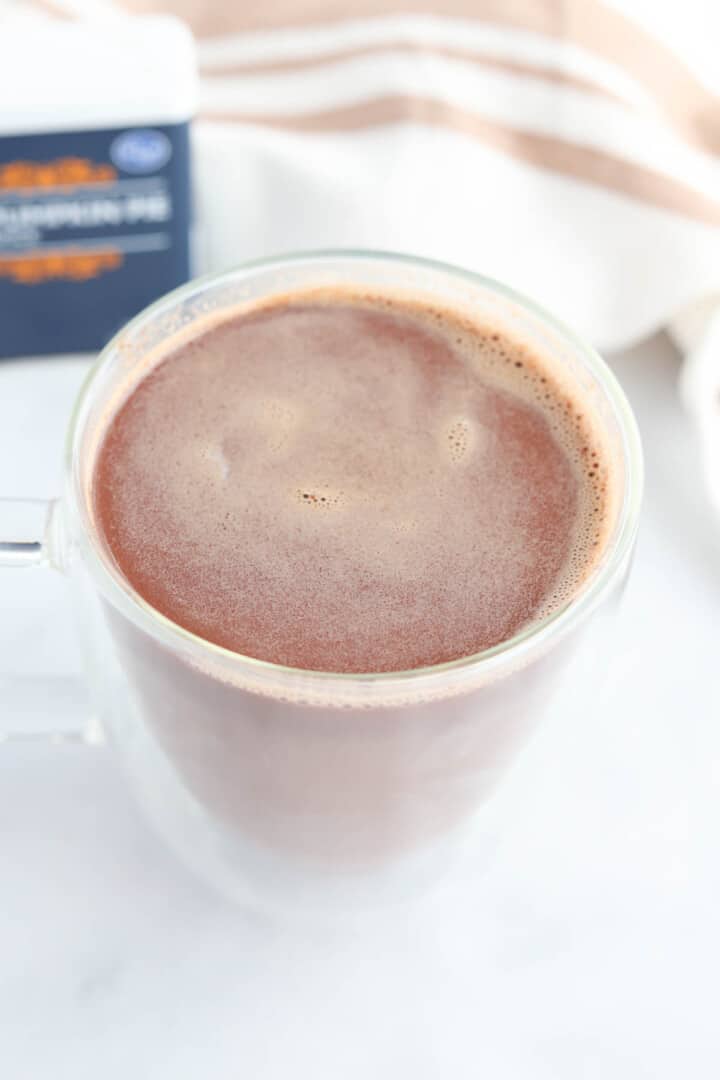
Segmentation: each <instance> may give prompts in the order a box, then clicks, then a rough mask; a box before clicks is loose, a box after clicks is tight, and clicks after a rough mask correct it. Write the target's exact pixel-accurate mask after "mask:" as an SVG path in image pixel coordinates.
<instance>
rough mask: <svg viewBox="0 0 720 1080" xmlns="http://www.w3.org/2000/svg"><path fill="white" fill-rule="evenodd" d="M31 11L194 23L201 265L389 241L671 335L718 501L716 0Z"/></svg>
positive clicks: (614, 334) (319, 1) (568, 313)
mask: <svg viewBox="0 0 720 1080" xmlns="http://www.w3.org/2000/svg"><path fill="white" fill-rule="evenodd" d="M42 7H43V9H44V10H45V11H46V12H50V11H52V12H54V13H55V14H58V13H60V14H63V15H68V14H69V15H72V16H74V17H82V18H105V19H112V18H118V17H128V15H127V11H128V10H133V11H135V12H143V11H158V10H163V11H165V12H173V13H176V14H178V15H180V16H181V17H183V18H185V19H186V20H187V22H188V23H189V24H190V26H191V28H192V29H193V30H194V32H195V34H196V37H197V42H198V60H199V65H200V71H201V101H200V110H199V118H198V121H197V123H196V127H195V133H194V149H195V171H196V181H197V204H198V216H199V226H200V237H201V246H200V258H199V269H202V270H205V269H218V268H222V267H226V266H230V265H232V264H236V263H238V262H241V261H244V260H246V259H253V258H256V257H259V256H263V255H268V254H272V253H278V252H284V251H289V250H292V249H299V248H319V247H336V246H346V247H379V248H389V249H399V250H404V251H409V252H413V253H418V254H422V255H426V256H433V257H436V258H440V259H446V260H448V261H451V262H454V263H459V264H461V265H464V266H467V267H470V268H472V269H476V270H479V271H482V272H483V273H486V274H489V275H491V276H494V277H497V278H500V279H501V280H504V281H506V282H508V283H510V284H512V285H513V286H515V287H516V288H518V289H520V290H521V291H524V292H527V293H529V294H530V295H532V296H534V297H535V298H537V299H538V300H539V301H540V302H542V303H543V304H545V305H546V306H547V307H548V308H550V309H551V310H553V311H555V312H556V313H557V314H558V315H560V316H561V317H562V318H564V319H565V320H566V321H567V322H568V323H570V324H571V325H573V326H574V327H575V328H577V330H578V331H579V332H580V333H582V334H583V335H585V336H586V337H588V338H590V339H591V340H592V341H593V342H594V343H595V344H596V345H597V346H599V347H600V348H601V349H616V348H621V347H623V346H626V345H628V344H630V343H632V342H633V341H635V340H637V339H639V338H642V337H644V336H646V335H648V334H649V333H651V332H653V331H655V330H657V329H659V328H667V329H670V330H671V332H674V335H675V337H676V340H677V341H678V343H679V344H680V346H681V348H682V349H683V351H684V352H685V353H686V355H687V362H686V364H685V366H684V374H683V392H684V399H685V401H686V403H687V405H688V408H689V409H690V410H691V411H692V412H693V414H694V415H695V417H696V419H697V422H698V430H699V431H700V433H701V436H702V444H703V449H704V453H705V457H706V471H707V474H708V477H709V478H710V479H711V480H712V478H713V477H716V479H715V480H714V482H712V483H711V486H710V490H711V493H712V495H713V498H714V500H715V502H716V505H717V507H718V510H720V479H718V477H720V405H719V404H718V403H719V402H720V316H717V317H716V314H715V313H716V312H717V311H720V160H719V155H720V97H719V96H718V93H719V92H720V68H719V67H718V64H717V41H718V39H719V38H720V5H718V4H714V3H709V2H708V0H684V2H683V4H681V5H677V4H675V5H669V4H658V3H656V2H655V0H516V2H514V3H507V0H265V2H264V3H263V4H261V5H249V4H244V3H243V4H241V3H230V2H229V0H124V2H121V0H117V2H112V0H45V2H44V4H43V5H42ZM38 10H39V8H38ZM46 17H47V16H46Z"/></svg>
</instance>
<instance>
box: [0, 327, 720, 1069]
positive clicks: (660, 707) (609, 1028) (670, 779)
mask: <svg viewBox="0 0 720 1080" xmlns="http://www.w3.org/2000/svg"><path fill="white" fill-rule="evenodd" d="M614 366H615V369H616V371H617V372H618V374H619V376H620V378H621V381H622V382H623V384H624V386H625V388H626V390H627V392H628V394H629V396H630V398H631V401H632V403H633V405H634V407H635V409H636V411H637V415H638V418H639V421H640V427H641V431H642V435H643V437H644V441H645V448H646V453H647V468H648V479H647V495H646V501H645V510H644V523H643V528H642V533H641V538H640V543H639V548H638V553H637V558H636V562H635V568H634V572H633V577H632V579H631V583H630V586H629V588H628V592H627V596H626V600H625V604H624V610H623V612H622V615H621V618H620V619H619V620H618V626H617V655H616V657H615V659H614V664H613V667H612V669H611V672H610V675H609V678H608V680H607V685H606V687H605V689H604V691H603V696H602V699H601V700H600V701H599V702H596V703H595V705H594V707H593V709H592V710H588V715H587V718H586V721H585V722H578V721H577V720H575V722H574V723H572V724H571V723H570V722H569V718H568V717H565V716H557V717H556V718H555V719H553V720H552V721H551V722H550V723H549V724H547V725H546V726H545V728H543V729H542V731H541V732H540V733H539V734H538V736H537V737H536V739H535V741H534V742H533V743H532V744H531V746H530V748H529V750H528V751H527V752H526V753H525V755H524V756H523V758H522V759H521V761H520V762H519V764H518V765H517V766H516V768H515V769H514V771H513V772H512V773H511V775H510V776H509V778H508V779H507V780H506V782H505V786H504V788H503V790H502V793H501V796H500V797H501V798H502V799H503V800H505V805H506V806H507V807H508V808H509V813H508V819H509V824H508V827H507V832H506V834H505V837H504V841H503V844H502V846H501V849H500V852H499V855H498V856H497V859H496V861H495V862H494V863H493V864H492V866H491V867H490V868H489V869H488V871H487V873H486V874H485V876H484V877H483V878H482V879H481V880H478V881H477V882H476V883H475V884H474V885H473V886H472V887H471V886H470V885H469V884H468V885H467V887H466V888H465V889H464V891H463V893H462V894H461V895H456V894H454V893H449V894H448V895H447V896H445V897H443V898H440V899H436V900H434V901H433V902H428V903H425V904H422V905H420V906H419V907H418V908H417V909H415V910H413V911H408V912H406V913H405V914H404V915H402V916H395V917H393V918H392V919H391V918H390V916H388V917H387V918H386V919H380V920H378V921H376V922H374V923H373V924H369V925H364V926H354V927H350V926H347V927H345V928H343V929H338V928H336V929H335V930H329V929H328V930H325V931H320V930H319V929H316V930H314V931H311V930H307V929H305V930H301V929H300V928H298V927H295V928H292V927H288V926H284V927H283V926H278V925H274V924H272V923H269V922H264V921H262V920H260V919H258V918H251V917H249V916H246V915H245V914H244V913H243V912H241V911H239V910H236V909H233V908H232V907H230V906H229V905H227V904H226V903H225V902H224V901H223V900H221V899H219V898H217V897H216V896H214V895H212V894H210V893H209V892H208V891H207V890H206V889H205V888H204V887H203V885H202V884H200V883H198V882H196V881H195V880H193V879H192V878H190V876H189V875H188V873H187V872H186V871H185V870H184V869H183V868H182V867H181V866H179V865H178V864H177V863H176V862H175V860H174V858H173V857H172V856H171V855H170V854H169V853H168V852H166V850H165V849H164V848H163V847H162V846H161V845H160V842H159V841H157V840H156V838H155V836H154V835H153V834H152V833H151V832H150V830H149V828H148V827H147V826H146V824H145V823H144V821H143V819H142V817H141V815H140V813H139V811H138V810H137V809H136V807H135V804H134V803H133V800H132V797H131V794H130V792H129V791H128V789H127V788H126V786H125V783H124V780H123V777H122V776H121V775H120V774H119V771H118V768H117V766H116V764H115V763H114V761H113V759H112V757H111V755H110V753H109V752H108V751H106V750H102V749H88V748H85V747H82V746H73V745H64V746H53V745H49V744H41V743H32V744H19V743H12V744H6V745H5V746H0V1075H1V1076H2V1077H3V1080H5V1078H7V1080H130V1078H132V1080H166V1078H167V1080H201V1078H202V1080H206V1078H212V1080H289V1078H291V1077H298V1078H300V1080H306V1078H307V1080H406V1078H407V1080H450V1078H452V1080H477V1078H480V1077H487V1078H489V1080H506V1078H507V1080H610V1078H612V1080H645V1078H647V1080H678V1078H680V1077H682V1078H692V1080H717V1077H718V1076H719V1075H720V1023H719V1022H718V1012H719V1008H718V997H719V992H718V975H717V973H718V971H719V970H720V917H719V916H718V911H719V909H720V649H719V648H718V640H719V637H720V634H719V629H720V618H719V616H720V527H719V526H718V525H717V523H715V522H714V521H713V520H712V517H711V515H710V513H709V511H708V509H707V508H706V506H705V503H704V501H703V496H702V490H701V481H700V477H699V463H698V454H697V449H696V447H695V445H694V442H693V438H692V433H691V431H690V427H689V424H688V422H687V419H686V418H685V417H684V415H683V413H682V411H681V407H680V404H679V401H678V398H677V394H676V392H675V380H676V376H677V370H678V361H677V358H676V356H675V355H674V353H673V350H672V348H671V346H670V345H669V343H668V342H667V341H665V340H663V339H659V340H656V341H653V342H651V343H648V344H646V345H644V346H642V347H640V348H638V349H635V350H633V351H632V352H630V353H628V354H626V355H624V356H623V357H620V358H617V359H616V361H615V365H614ZM86 367H87V362H86V361H82V360H73V361H68V360H63V361H60V360H48V361H44V362H37V361H32V362H31V361H24V362H13V363H8V362H0V451H1V452H0V493H2V494H6V495H20V494H25V495H35V496H45V495H52V494H54V493H56V492H57V491H58V489H59V483H60V451H61V444H62V439H63V432H64V427H65V424H66V422H67V417H68V415H69V410H70V406H71V403H72V400H73V397H74V394H75V391H76V389H77V387H78V384H79V383H80V381H81V379H82V378H83V375H84V373H85V370H86ZM68 606H69V599H68V596H67V595H66V592H65V586H64V582H63V581H62V579H61V578H60V577H59V576H57V575H54V574H53V573H52V572H50V571H38V570H29V571H28V570H23V571H6V572H3V573H2V577H1V579H0V710H2V712H3V713H4V714H5V716H6V717H7V716H12V717H16V716H19V715H20V713H21V712H24V713H25V714H28V713H32V714H33V715H32V717H31V719H32V721H33V722H34V723H37V722H38V718H39V720H40V722H41V725H42V723H43V722H44V718H45V717H46V718H47V726H51V725H52V723H54V722H55V721H56V720H57V719H58V717H59V716H60V714H62V713H64V714H65V715H71V714H72V713H74V712H76V711H77V710H82V709H83V708H84V707H85V706H84V699H83V696H82V692H81V691H79V690H77V689H76V688H75V685H74V683H73V681H72V678H73V676H74V675H75V674H76V672H77V671H78V668H79V663H78V655H77V651H76V648H75V645H74V641H73V638H72V635H71V626H70V621H69V611H68ZM11 675H12V677H11ZM46 676H49V678H50V681H42V682H41V681H40V679H41V677H42V678H45V677H46ZM578 692H579V693H581V692H582V688H581V687H579V688H578Z"/></svg>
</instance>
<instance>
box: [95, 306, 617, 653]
mask: <svg viewBox="0 0 720 1080" xmlns="http://www.w3.org/2000/svg"><path fill="white" fill-rule="evenodd" d="M607 473H608V469H607V463H606V461H605V460H604V457H603V451H602V447H601V445H600V444H599V442H598V441H597V440H596V439H595V438H594V435H593V428H592V425H591V423H590V422H589V421H588V418H587V417H586V416H585V414H584V412H583V409H582V408H581V407H579V406H578V405H577V403H576V402H574V401H573V400H572V399H571V398H569V397H567V394H566V392H565V391H564V390H563V389H562V388H561V387H560V385H559V384H558V383H557V382H556V381H555V379H554V377H553V376H552V374H551V373H550V371H549V370H546V369H545V368H544V367H543V364H542V362H541V360H540V359H539V358H537V357H535V356H533V355H531V354H530V353H529V352H528V350H527V349H526V348H525V347H524V346H522V345H521V344H519V343H516V342H513V341H511V340H510V339H509V338H507V337H506V336H505V335H503V334H499V333H497V332H495V331H494V330H492V329H486V330H485V329H483V328H482V327H479V326H472V325H469V324H468V323H467V322H466V321H465V320H463V319H462V318H461V317H460V316H456V315H454V314H453V313H451V312H448V311H439V310H434V309H431V308H429V307H427V306H424V305H422V304H411V303H409V302H399V301H397V300H390V299H388V298H383V297H375V298H374V297H360V296H351V295H348V294H343V293H340V292H337V293H334V294H326V295H321V294H313V295H310V294H308V295H306V296H303V295H301V294H298V295H296V296H294V297H292V298H290V299H288V298H285V299H284V300H283V301H282V302H275V303H273V304H267V305H265V306H262V307H258V308H256V309H254V310H253V311H251V312H248V313H245V314H242V315H237V316H236V317H233V318H230V319H228V320H227V321H226V322H223V323H220V324H218V325H216V326H214V327H213V328H211V329H208V330H206V331H205V332H204V333H202V334H200V335H199V336H198V337H197V338H196V339H194V340H192V341H190V342H188V343H187V344H185V345H183V346H182V347H180V348H178V349H177V351H176V352H174V353H172V354H171V355H169V356H168V357H167V358H166V359H164V360H163V361H162V362H160V363H159V364H158V365H157V366H156V367H155V368H154V369H152V370H151V371H150V373H149V374H148V375H147V376H146V377H145V378H144V379H143V380H142V381H141V382H140V384H139V385H138V386H137V387H136V388H135V389H134V390H133V392H132V393H131V394H130V396H129V397H128V398H127V400H126V401H125V402H124V404H123V405H122V406H121V408H120V409H119V410H118V412H117V413H116V415H115V416H114V417H113V419H112V420H111V422H110V425H109V428H108V431H107V434H106V436H105V439H104V442H103V444H102V446H101V449H100V453H99V456H98V461H97V466H96V470H95V478H94V503H95V509H96V515H97V519H98V523H99V526H100V529H101V532H102V533H103V534H104V536H105V538H106V540H107V543H108V545H109V547H110V550H111V552H112V554H113V556H114V558H115V560H116V562H117V564H118V566H119V568H120V570H121V571H122V573H123V574H124V575H125V577H126V578H127V580H128V581H129V582H130V584H131V585H132V586H133V587H134V588H135V589H136V590H137V592H139V593H140V594H141V595H142V596H143V597H144V598H145V600H147V601H148V602H149V603H150V604H152V605H153V606H154V607H155V608H157V609H158V610H159V611H161V612H162V613H163V614H164V615H166V616H167V617H169V618H170V619H172V620H173V621H175V622H177V623H179V624H181V625H182V626H184V627H186V628H187V629H189V630H191V631H193V632H194V633H196V634H198V635H199V636H201V637H203V638H206V639H207V640H209V641H212V642H215V643H217V644H219V645H223V646H225V647H226V648H229V649H232V650H234V651H236V652H240V653H243V654H246V655H249V656H254V657H257V658H260V659H263V660H269V661H273V662H275V663H281V664H285V665H289V666H292V667H299V668H307V669H312V670H325V671H336V672H370V671H374V672H382V671H400V670H405V669H409V668H416V667H420V666H424V665H427V664H434V663H441V662H443V661H446V660H452V659H456V658H458V657H462V656H467V655H471V654H473V653H475V652H479V651H481V650H482V649H485V648H488V647H490V646H492V645H495V644H497V643H498V642H501V641H503V640H505V639H507V638H509V637H511V636H512V635H514V634H515V633H516V632H517V631H518V630H519V629H520V628H521V627H522V626H524V625H525V624H526V623H528V622H530V621H532V620H534V619H537V618H539V617H541V616H543V615H545V614H547V613H549V612H550V611H552V610H554V609H556V608H557V607H558V606H559V605H561V604H563V603H564V602H565V601H566V600H567V599H569V598H570V597H571V596H572V595H573V594H574V593H575V591H576V590H577V588H578V587H579V585H580V584H581V583H582V581H583V580H585V578H586V577H587V575H588V573H589V572H590V571H591V569H592V567H593V566H594V564H595V563H596V561H597V557H598V553H599V550H600V549H601V547H602V542H603V540H604V538H605V534H606V531H607V527H608V525H607V517H608V515H607V483H608V475H607Z"/></svg>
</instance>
